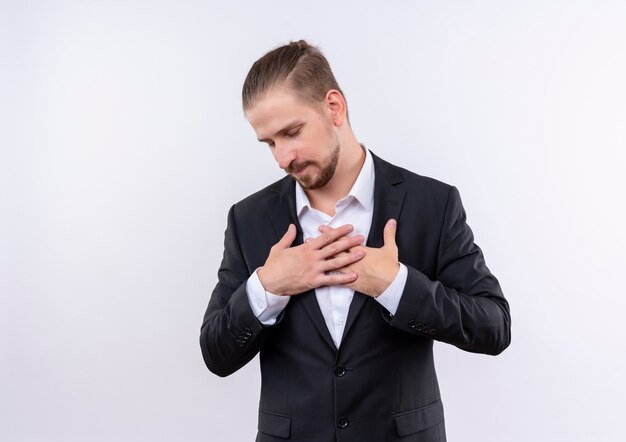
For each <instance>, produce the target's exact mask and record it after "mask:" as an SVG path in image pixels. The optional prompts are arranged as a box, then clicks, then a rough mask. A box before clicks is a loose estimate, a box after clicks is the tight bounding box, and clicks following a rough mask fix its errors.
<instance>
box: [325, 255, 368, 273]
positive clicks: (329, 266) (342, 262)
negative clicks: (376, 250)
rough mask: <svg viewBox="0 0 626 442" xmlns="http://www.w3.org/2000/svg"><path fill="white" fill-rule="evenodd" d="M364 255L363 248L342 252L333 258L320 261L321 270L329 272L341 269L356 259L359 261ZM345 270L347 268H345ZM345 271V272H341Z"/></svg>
mask: <svg viewBox="0 0 626 442" xmlns="http://www.w3.org/2000/svg"><path fill="white" fill-rule="evenodd" d="M364 256H365V252H363V250H357V251H356V252H353V253H342V254H340V255H337V256H335V257H334V258H331V259H327V260H325V261H323V262H322V271H323V272H331V271H336V270H339V269H343V268H344V267H347V266H349V265H350V264H353V263H355V262H357V261H360V260H361V259H363V257H364ZM346 271H347V270H346ZM341 273H345V272H341Z"/></svg>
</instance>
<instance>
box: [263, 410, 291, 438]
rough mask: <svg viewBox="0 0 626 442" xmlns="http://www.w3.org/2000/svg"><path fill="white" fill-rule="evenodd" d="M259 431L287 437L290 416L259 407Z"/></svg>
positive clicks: (289, 428)
mask: <svg viewBox="0 0 626 442" xmlns="http://www.w3.org/2000/svg"><path fill="white" fill-rule="evenodd" d="M259 431H260V432H262V433H265V434H269V435H270V436H276V437H281V438H283V439H288V438H289V437H290V435H291V416H287V415H284V414H278V413H270V412H268V411H263V410H261V409H259Z"/></svg>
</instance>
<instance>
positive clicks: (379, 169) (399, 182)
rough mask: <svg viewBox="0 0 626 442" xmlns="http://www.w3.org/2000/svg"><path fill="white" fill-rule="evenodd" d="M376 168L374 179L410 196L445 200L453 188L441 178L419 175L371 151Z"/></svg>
mask: <svg viewBox="0 0 626 442" xmlns="http://www.w3.org/2000/svg"><path fill="white" fill-rule="evenodd" d="M372 157H373V159H374V165H375V170H376V179H378V178H379V177H380V178H381V179H383V180H386V181H388V182H389V183H390V184H392V185H394V186H398V187H399V188H401V189H403V190H405V191H406V192H407V193H408V194H411V195H412V196H419V195H421V196H423V197H427V198H434V199H442V198H443V199H444V200H447V198H448V196H449V195H450V193H451V192H453V189H456V188H455V187H454V186H453V185H451V184H448V183H445V182H443V181H441V180H438V179H435V178H432V177H429V176H425V175H420V174H418V173H415V172H413V171H411V170H408V169H406V168H404V167H400V166H396V165H395V164H392V163H390V162H388V161H386V160H384V159H382V158H380V157H378V156H376V155H375V154H374V153H372Z"/></svg>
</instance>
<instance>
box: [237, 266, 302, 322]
mask: <svg viewBox="0 0 626 442" xmlns="http://www.w3.org/2000/svg"><path fill="white" fill-rule="evenodd" d="M259 268H260V267H259ZM258 270H259V269H256V270H255V271H254V273H253V274H252V275H250V277H249V278H248V281H247V282H246V294H247V295H248V302H249V303H250V308H251V309H252V313H254V316H256V317H257V319H258V320H259V321H260V322H261V324H263V325H273V324H274V323H275V322H276V318H277V317H278V315H279V314H280V312H282V311H283V309H284V308H285V306H286V305H287V303H288V302H289V299H290V298H291V297H290V296H279V295H275V294H273V293H270V292H266V291H265V288H264V287H263V284H261V281H260V280H259V275H257V272H258Z"/></svg>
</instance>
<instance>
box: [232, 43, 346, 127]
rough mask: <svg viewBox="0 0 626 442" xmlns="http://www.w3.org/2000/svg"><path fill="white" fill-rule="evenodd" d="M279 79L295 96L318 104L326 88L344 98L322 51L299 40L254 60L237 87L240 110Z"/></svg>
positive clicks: (278, 84) (253, 101) (250, 105)
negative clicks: (334, 90) (239, 88)
mask: <svg viewBox="0 0 626 442" xmlns="http://www.w3.org/2000/svg"><path fill="white" fill-rule="evenodd" d="M283 83H284V84H285V85H286V86H287V87H289V88H290V89H291V90H293V91H294V92H295V93H296V95H297V96H298V97H299V98H301V99H302V100H304V101H306V102H308V103H311V104H314V105H317V104H319V103H320V102H321V101H322V100H323V99H324V97H325V96H326V93H327V92H328V91H329V90H330V89H336V90H338V91H339V92H340V93H341V95H342V96H343V97H344V100H345V95H344V94H343V91H342V90H341V89H340V88H339V84H337V80H336V79H335V76H334V75H333V72H332V70H331V69H330V65H329V64H328V60H326V57H325V56H324V54H322V52H321V51H320V50H319V48H317V47H315V46H311V45H310V44H309V43H307V42H306V41H304V40H299V41H292V42H290V43H289V44H287V45H284V46H280V47H278V48H276V49H273V50H271V51H270V52H268V53H267V54H265V55H264V56H263V57H261V58H259V59H258V60H257V61H255V62H254V64H253V65H252V67H251V68H250V71H249V72H248V75H247V76H246V80H245V81H244V83H243V90H242V91H241V98H242V103H243V110H244V112H245V111H247V110H248V109H250V108H251V107H252V106H253V105H254V103H255V101H256V100H257V99H258V98H260V97H261V96H262V95H263V94H265V93H266V92H268V91H269V90H270V89H272V88H274V87H276V86H280V85H281V84H283ZM346 106H347V104H346ZM346 117H347V109H346Z"/></svg>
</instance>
